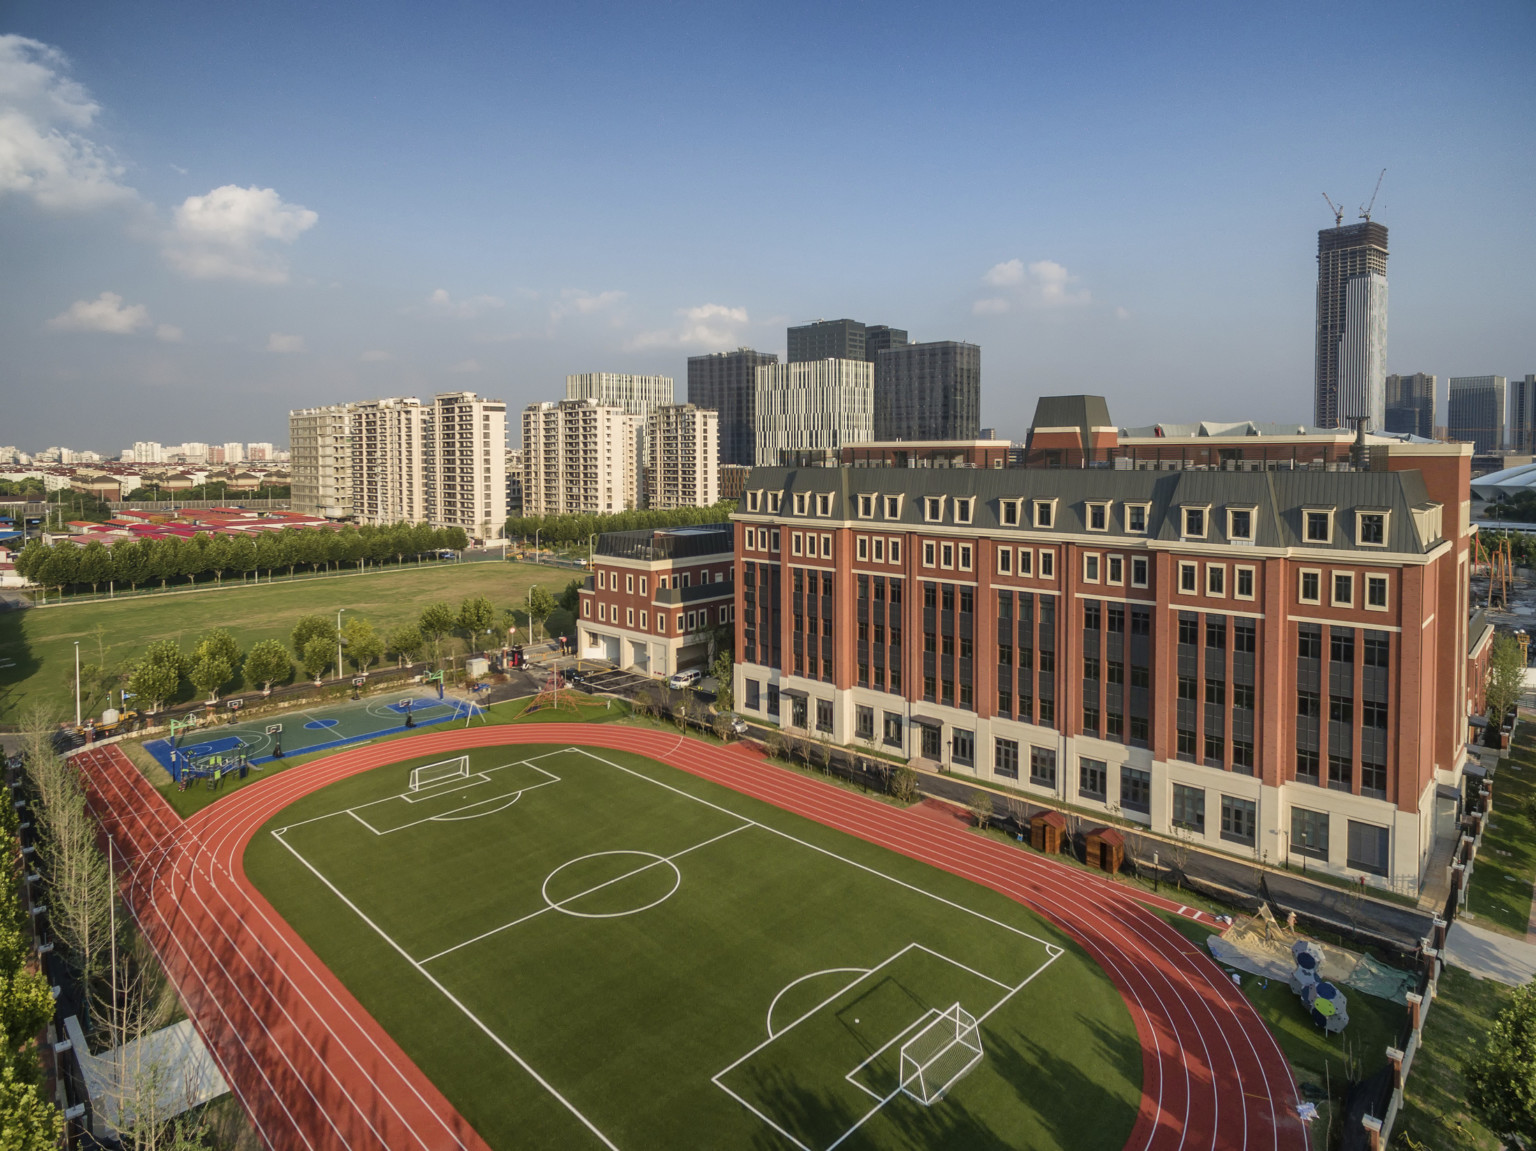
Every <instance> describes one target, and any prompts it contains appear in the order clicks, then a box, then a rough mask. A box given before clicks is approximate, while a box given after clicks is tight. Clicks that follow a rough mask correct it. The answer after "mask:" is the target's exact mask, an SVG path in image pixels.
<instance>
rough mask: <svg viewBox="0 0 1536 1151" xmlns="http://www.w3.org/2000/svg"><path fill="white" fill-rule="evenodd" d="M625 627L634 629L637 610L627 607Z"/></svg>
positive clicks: (625, 610)
mask: <svg viewBox="0 0 1536 1151" xmlns="http://www.w3.org/2000/svg"><path fill="white" fill-rule="evenodd" d="M624 626H625V627H634V626H635V609H634V608H632V607H627V608H625V609H624Z"/></svg>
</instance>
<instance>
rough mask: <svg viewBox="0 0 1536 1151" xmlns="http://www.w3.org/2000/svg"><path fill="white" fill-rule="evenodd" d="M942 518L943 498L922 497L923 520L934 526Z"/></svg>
mask: <svg viewBox="0 0 1536 1151" xmlns="http://www.w3.org/2000/svg"><path fill="white" fill-rule="evenodd" d="M943 518H944V497H943V496H924V497H923V519H925V520H927V521H928V522H929V523H931V524H936V523H938V522H939V521H940V520H942V519H943Z"/></svg>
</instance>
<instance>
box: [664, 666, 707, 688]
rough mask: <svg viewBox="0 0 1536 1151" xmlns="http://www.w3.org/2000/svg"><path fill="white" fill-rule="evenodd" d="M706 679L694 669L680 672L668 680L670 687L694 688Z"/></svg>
mask: <svg viewBox="0 0 1536 1151" xmlns="http://www.w3.org/2000/svg"><path fill="white" fill-rule="evenodd" d="M703 678H704V673H703V672H701V671H699V670H698V668H694V669H693V670H691V671H680V672H678V673H677V674H676V675H674V676H673V677H672V678H671V679H669V680H667V686H668V687H692V686H693V685H694V684H696V683H698V682H699V680H701V679H703Z"/></svg>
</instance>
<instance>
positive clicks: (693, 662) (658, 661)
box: [577, 524, 736, 675]
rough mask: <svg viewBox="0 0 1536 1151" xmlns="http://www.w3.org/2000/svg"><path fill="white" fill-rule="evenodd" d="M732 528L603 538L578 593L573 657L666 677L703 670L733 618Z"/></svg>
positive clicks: (645, 532) (619, 534)
mask: <svg viewBox="0 0 1536 1151" xmlns="http://www.w3.org/2000/svg"><path fill="white" fill-rule="evenodd" d="M731 539H732V529H731V525H730V524H701V525H699V526H696V527H682V528H665V529H660V530H641V531H629V532H607V533H605V534H603V535H600V536H598V538H597V546H596V548H595V549H594V552H593V559H592V569H593V570H592V574H591V575H590V576H588V577H587V582H586V586H585V587H584V588H582V590H581V592H580V601H581V607H580V619H579V620H578V623H577V630H578V632H579V635H578V638H577V645H578V649H577V650H578V652H579V653H580V654H581V655H582V656H584V657H586V658H589V659H605V660H608V661H609V662H611V663H614V664H617V665H618V666H619V667H621V668H629V669H633V670H635V671H641V672H648V673H650V674H652V675H671V674H673V673H674V672H678V671H683V670H685V669H687V668H694V667H697V668H702V667H703V665H704V664H705V662H706V661H707V660H708V658H709V633H710V631H711V630H712V629H714V628H720V627H727V626H729V625H730V623H731V621H732V619H733V618H734V616H735V596H736V585H735V582H734V580H735V569H734V565H733V564H732V557H731Z"/></svg>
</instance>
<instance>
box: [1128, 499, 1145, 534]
mask: <svg viewBox="0 0 1536 1151" xmlns="http://www.w3.org/2000/svg"><path fill="white" fill-rule="evenodd" d="M1150 506H1151V505H1150V504H1126V505H1125V530H1126V531H1128V532H1136V533H1137V534H1142V533H1145V532H1146V530H1147V511H1148V509H1149V508H1150Z"/></svg>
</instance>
